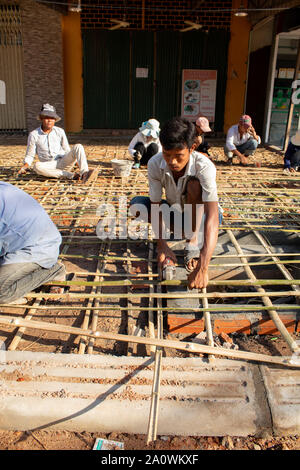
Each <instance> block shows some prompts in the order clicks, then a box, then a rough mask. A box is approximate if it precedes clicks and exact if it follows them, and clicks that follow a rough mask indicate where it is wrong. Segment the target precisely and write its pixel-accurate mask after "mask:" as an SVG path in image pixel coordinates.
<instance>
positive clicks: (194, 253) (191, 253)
mask: <svg viewBox="0 0 300 470" xmlns="http://www.w3.org/2000/svg"><path fill="white" fill-rule="evenodd" d="M184 251H185V254H184V267H185V269H186V270H187V272H188V273H192V272H193V271H194V269H191V268H189V266H188V264H189V262H190V261H191V260H192V259H196V258H199V256H200V250H199V248H194V249H193V250H188V249H187V248H185V250H184Z"/></svg>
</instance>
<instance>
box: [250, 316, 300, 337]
mask: <svg viewBox="0 0 300 470" xmlns="http://www.w3.org/2000/svg"><path fill="white" fill-rule="evenodd" d="M281 321H282V322H283V324H284V325H285V327H286V329H287V330H288V331H289V332H290V333H294V331H295V328H296V321H295V317H288V318H286V317H285V318H283V317H281ZM258 324H259V327H258V328H257V330H256V331H257V334H259V335H274V334H276V335H277V334H279V331H278V330H277V328H276V326H275V323H274V322H273V321H272V320H259V321H258Z"/></svg>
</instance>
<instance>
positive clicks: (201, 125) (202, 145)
mask: <svg viewBox="0 0 300 470" xmlns="http://www.w3.org/2000/svg"><path fill="white" fill-rule="evenodd" d="M195 126H196V130H197V134H198V135H197V138H196V144H197V147H196V148H195V151H196V152H201V153H205V154H206V155H207V156H208V157H209V153H208V149H209V145H208V143H207V142H204V133H205V132H211V128H210V127H209V121H208V119H207V118H206V117H204V116H200V117H198V119H197V121H196V122H195Z"/></svg>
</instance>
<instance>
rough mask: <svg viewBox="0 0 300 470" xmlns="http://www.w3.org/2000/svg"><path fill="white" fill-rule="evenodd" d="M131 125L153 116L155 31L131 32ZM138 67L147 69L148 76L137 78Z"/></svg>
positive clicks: (139, 123) (137, 125) (136, 125)
mask: <svg viewBox="0 0 300 470" xmlns="http://www.w3.org/2000/svg"><path fill="white" fill-rule="evenodd" d="M131 41H132V42H131V46H132V47H131V50H132V56H131V57H132V59H131V64H132V66H131V84H132V101H131V103H132V106H131V123H130V124H131V127H132V128H133V129H135V128H137V127H139V126H140V125H141V123H142V122H143V121H146V120H147V119H150V118H152V117H154V116H153V105H154V103H153V33H151V32H145V31H132V33H131ZM137 69H147V70H148V77H147V78H137V77H136V74H137Z"/></svg>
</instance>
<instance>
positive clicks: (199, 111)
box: [181, 69, 217, 122]
mask: <svg viewBox="0 0 300 470" xmlns="http://www.w3.org/2000/svg"><path fill="white" fill-rule="evenodd" d="M216 90H217V71H216V70H198V69H185V70H183V71H182V98H181V116H182V117H184V118H186V119H188V120H189V121H196V119H197V118H198V117H199V116H205V117H206V118H207V119H208V120H209V122H214V121H215V107H216Z"/></svg>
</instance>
